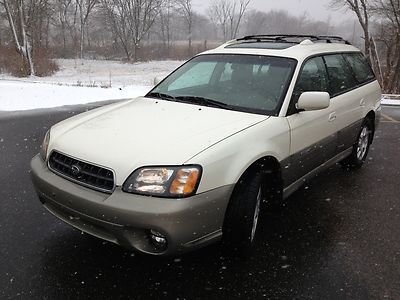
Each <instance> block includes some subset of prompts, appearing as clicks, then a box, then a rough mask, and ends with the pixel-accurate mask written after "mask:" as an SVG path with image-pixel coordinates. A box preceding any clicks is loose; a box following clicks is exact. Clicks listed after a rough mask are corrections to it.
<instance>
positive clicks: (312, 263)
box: [0, 107, 400, 299]
mask: <svg viewBox="0 0 400 300" xmlns="http://www.w3.org/2000/svg"><path fill="white" fill-rule="evenodd" d="M82 110H85V108H84V107H70V108H62V109H55V110H44V111H35V112H25V113H0V185H1V189H0V201H1V202H0V205H1V206H0V243H1V246H0V298H1V299H13V298H17V299H89V298H93V299H118V298H122V299H128V298H130V299H154V298H168V299H196V298H212V299H222V298H229V299H235V298H248V299H258V298H274V299H275V298H279V299H293V298H296V299H297V298H300V299H301V298H303V299H304V298H307V299H309V298H313V299H400V196H399V191H400V189H399V186H400V108H393V107H391V108H389V107H387V108H385V109H384V117H383V119H382V120H383V122H382V123H381V126H380V128H379V130H378V131H377V133H376V140H375V142H374V144H373V145H372V148H371V151H370V155H369V158H368V161H367V162H366V164H365V166H364V167H363V168H362V169H361V170H359V171H352V172H350V171H345V170H343V169H342V168H341V167H340V166H334V167H332V168H330V169H329V170H327V171H325V172H324V173H321V174H319V175H318V176H317V177H316V178H314V179H313V180H311V181H310V182H308V183H306V184H305V186H304V187H303V188H301V189H300V190H299V191H297V192H296V193H295V194H293V195H292V196H291V197H290V198H289V199H288V200H287V201H286V202H285V203H284V205H283V206H282V208H276V209H274V210H272V211H271V212H268V213H266V214H265V216H264V218H263V220H262V221H261V223H260V231H259V232H258V234H259V238H258V240H257V245H256V249H255V251H254V253H253V256H252V257H251V258H250V259H248V260H238V259H234V258H232V257H229V256H227V255H226V253H225V252H224V251H222V249H221V247H220V246H219V245H214V246H211V247H208V248H205V249H202V250H199V251H196V252H193V253H189V254H186V255H184V256H181V257H175V258H158V257H151V256H144V255H141V254H138V253H132V252H129V251H127V250H125V249H123V248H121V247H119V246H117V245H113V244H111V243H108V242H103V241H102V240H99V239H97V238H95V237H91V236H89V235H86V234H82V233H81V232H80V231H78V230H75V229H73V228H71V227H70V226H68V225H65V224H64V223H62V222H61V221H59V220H58V219H56V218H55V217H53V216H51V215H50V214H49V213H48V212H47V211H46V210H45V209H44V208H43V207H42V205H41V204H40V202H39V200H38V199H37V197H36V195H35V193H34V191H33V187H32V185H31V182H30V178H29V161H30V159H31V157H33V156H34V155H35V154H36V153H37V152H38V151H39V145H40V143H41V141H42V138H43V136H44V133H45V132H46V130H47V129H48V128H49V126H51V125H52V124H54V123H56V122H58V121H60V120H62V119H65V118H66V117H69V116H72V115H73V114H75V113H77V112H79V111H82Z"/></svg>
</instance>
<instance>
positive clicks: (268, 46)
mask: <svg viewBox="0 0 400 300" xmlns="http://www.w3.org/2000/svg"><path fill="white" fill-rule="evenodd" d="M259 37H265V36H250V37H245V38H241V39H236V40H233V41H230V42H227V43H225V44H223V45H221V46H219V47H217V48H215V49H212V50H208V51H205V52H203V53H200V55H204V54H249V55H265V56H278V57H287V58H293V59H296V60H298V61H303V60H305V59H307V58H308V57H310V56H315V55H318V54H328V53H343V52H361V51H360V50H359V49H358V48H356V47H354V46H352V45H351V44H350V43H348V42H347V41H345V40H343V39H341V38H339V37H331V38H332V39H329V37H323V38H321V39H320V38H317V37H315V38H314V36H304V37H303V38H301V37H302V36H300V38H299V40H298V41H293V36H283V37H289V39H286V38H285V39H282V36H279V39H275V38H274V39H271V38H269V37H270V36H267V37H268V38H259ZM296 38H298V37H297V36H296Z"/></svg>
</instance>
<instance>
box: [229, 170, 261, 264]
mask: <svg viewBox="0 0 400 300" xmlns="http://www.w3.org/2000/svg"><path fill="white" fill-rule="evenodd" d="M264 177H265V176H264V175H263V173H262V172H261V171H257V172H256V173H254V174H251V175H248V176H246V177H245V178H244V179H242V180H240V182H238V183H237V185H236V187H235V189H234V191H233V194H232V197H231V200H230V202H229V205H228V208H227V212H226V214H225V221H224V226H223V243H224V246H225V250H227V251H229V252H230V254H232V253H233V254H235V255H236V254H239V256H242V257H246V256H248V255H249V254H250V252H251V250H252V246H253V244H254V240H255V237H256V231H257V224H258V219H259V216H260V211H261V205H262V201H263V196H264V187H263V179H264Z"/></svg>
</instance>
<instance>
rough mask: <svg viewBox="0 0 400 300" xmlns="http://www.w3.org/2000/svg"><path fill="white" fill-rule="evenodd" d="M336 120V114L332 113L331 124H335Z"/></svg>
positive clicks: (330, 116)
mask: <svg viewBox="0 0 400 300" xmlns="http://www.w3.org/2000/svg"><path fill="white" fill-rule="evenodd" d="M335 120H336V113H331V114H330V115H329V122H334V121H335Z"/></svg>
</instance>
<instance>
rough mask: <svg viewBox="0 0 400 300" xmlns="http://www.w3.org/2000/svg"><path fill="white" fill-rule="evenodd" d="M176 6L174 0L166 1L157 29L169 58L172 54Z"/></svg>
mask: <svg viewBox="0 0 400 300" xmlns="http://www.w3.org/2000/svg"><path fill="white" fill-rule="evenodd" d="M174 4H175V2H174V1H172V0H165V1H164V3H163V6H162V8H161V10H160V14H159V18H158V21H159V22H158V27H157V25H156V27H157V29H156V34H157V36H160V37H161V39H162V41H163V43H164V48H165V49H166V50H167V56H169V54H170V47H171V39H172V32H171V23H172V18H173V15H174Z"/></svg>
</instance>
